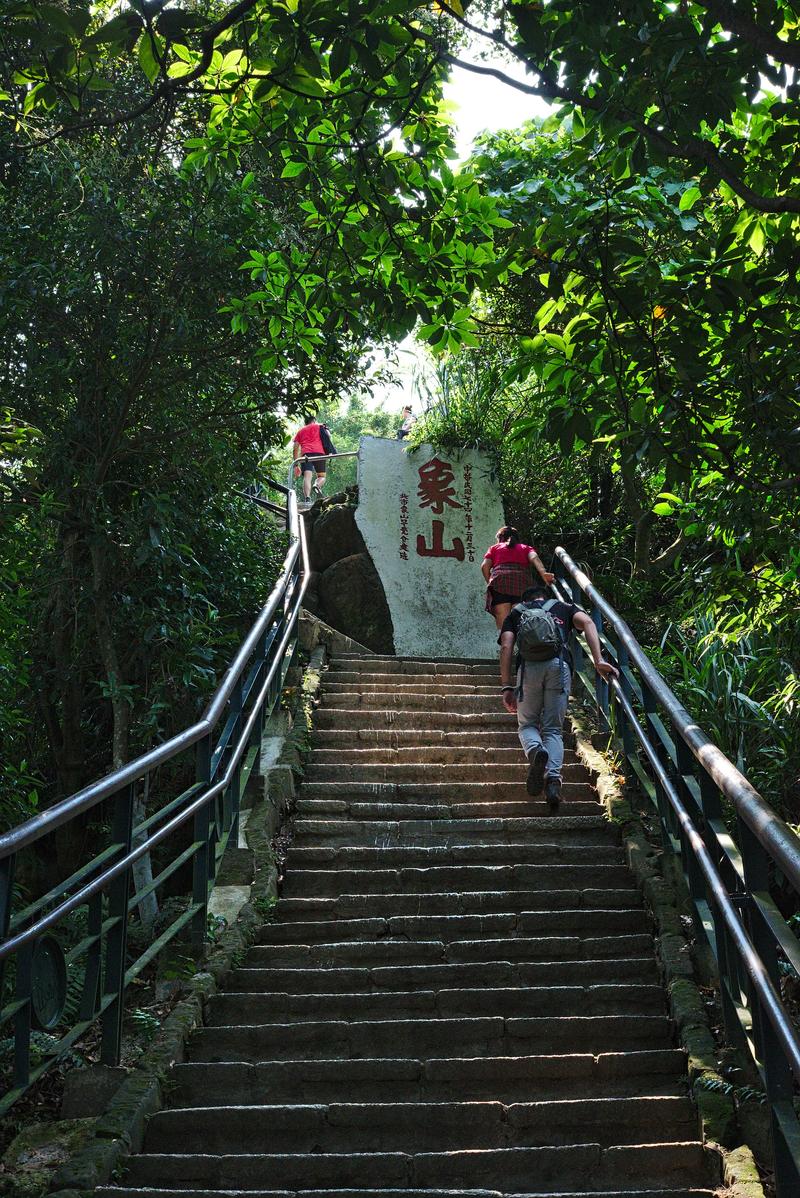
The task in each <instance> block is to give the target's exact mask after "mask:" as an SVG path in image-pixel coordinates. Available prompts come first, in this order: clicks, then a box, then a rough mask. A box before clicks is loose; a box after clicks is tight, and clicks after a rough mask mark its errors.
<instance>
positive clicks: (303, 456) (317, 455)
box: [286, 449, 358, 492]
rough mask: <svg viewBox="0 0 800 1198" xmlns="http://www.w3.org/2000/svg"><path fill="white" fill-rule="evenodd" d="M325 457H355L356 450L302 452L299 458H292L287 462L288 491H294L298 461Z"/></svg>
mask: <svg viewBox="0 0 800 1198" xmlns="http://www.w3.org/2000/svg"><path fill="white" fill-rule="evenodd" d="M323 457H324V458H325V460H326V461H331V460H332V459H334V458H357V457H358V450H357V449H351V450H348V451H347V453H304V454H301V455H300V457H299V458H292V460H291V462H290V463H289V468H288V471H287V474H286V486H287V488H288V490H289V491H291V492H294V468H295V466H296V465H297V464H298V462H304V461H306V460H307V459H309V458H323Z"/></svg>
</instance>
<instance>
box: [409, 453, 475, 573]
mask: <svg viewBox="0 0 800 1198" xmlns="http://www.w3.org/2000/svg"><path fill="white" fill-rule="evenodd" d="M417 473H418V474H419V486H418V487H417V495H418V496H419V499H420V504H419V506H420V507H421V508H430V509H431V512H432V513H433V514H434V515H437V516H441V515H442V514H443V513H444V509H445V507H446V506H447V507H453V508H460V507H462V504H460V503H459V502H458V500H457V499H456V497H455V495H456V492H455V487H454V486H453V483H454V482H455V474H454V473H453V467H452V466H451V465H450V463H449V462H443V461H442V460H441V458H435V457H434V458H431V460H430V461H429V462H426V463H425V464H424V466H420V468H419V470H418V471H417ZM431 524H432V527H431V543H430V545H428V543H427V541H426V539H425V537H424V536H423V534H422V533H418V534H417V556H418V557H452V558H455V560H456V561H459V562H463V560H464V542H463V541H462V540H461V538H460V537H453V544H452V547H451V548H447V546H446V545H445V543H444V521H442V520H433V521H432V522H431Z"/></svg>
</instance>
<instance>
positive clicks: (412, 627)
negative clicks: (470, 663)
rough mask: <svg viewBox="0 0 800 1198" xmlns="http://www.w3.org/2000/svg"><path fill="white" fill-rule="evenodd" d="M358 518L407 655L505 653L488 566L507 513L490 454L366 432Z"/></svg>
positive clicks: (400, 648)
mask: <svg viewBox="0 0 800 1198" xmlns="http://www.w3.org/2000/svg"><path fill="white" fill-rule="evenodd" d="M356 523H357V525H358V528H359V530H360V532H361V535H362V536H363V538H364V541H365V542H366V546H367V549H368V550H369V552H370V555H371V557H372V560H373V562H374V563H375V568H376V570H377V571H378V574H379V575H380V578H381V581H382V583H383V587H384V590H385V591H386V599H387V601H388V604H389V611H390V613H391V617H392V623H393V626H394V644H395V652H396V653H397V654H398V655H401V656H408V657H464V658H472V659H476V658H493V657H496V656H497V653H498V649H497V632H496V629H495V625H494V619H493V618H492V616H491V615H490V614H489V613H488V612H486V611H485V610H484V600H485V594H486V584H485V583H484V580H483V577H482V575H481V562H482V561H483V555H484V553H485V552H486V550H487V549H488V547H489V546H490V545H491V544H493V543H494V538H495V533H496V532H497V529H498V528H499V527H500V525H501V524H503V523H504V517H503V509H502V505H501V503H500V497H499V495H498V494H497V491H496V490H495V488H494V486H493V484H492V482H491V480H490V477H489V463H488V461H487V459H486V457H485V456H484V455H483V454H481V453H479V452H478V451H477V450H465V451H463V452H461V453H459V454H454V453H450V452H444V451H443V450H437V449H434V448H433V446H432V445H422V446H420V447H419V448H418V449H414V450H409V449H408V448H407V447H406V446H405V444H404V443H403V442H402V441H396V440H391V441H390V440H386V439H384V438H383V437H362V438H361V444H360V446H359V450H358V507H357V509H356Z"/></svg>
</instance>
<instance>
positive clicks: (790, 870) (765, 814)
mask: <svg viewBox="0 0 800 1198" xmlns="http://www.w3.org/2000/svg"><path fill="white" fill-rule="evenodd" d="M556 556H557V557H558V559H559V561H560V562H561V564H562V565H563V566H565V567H566V569H567V571H568V573H569V574H570V576H571V577H572V578H573V579H574V580H575V582H576V583H577V584H578V586H579V587H580V589H581V591H582V592H583V594H584V595H586V597H587V598H588V599H590V600H591V602H592V603H593V604H594V605H595V607H596V608H597V610H598V611H599V612H600V613H601V614H602V615H603V617H604V618H605V619H606V620H607V621H608V623H609V624H610V625H611V626H612V628H613V629H614V631H615V632H616V634H617V636H618V637H619V639H620V641H621V642H622V643H623V644H624V646H625V648H626V649H627V651H628V655H629V657H630V660H631V661H632V662H633V663H634V664H635V665H636V667H637V669H638V670H639V671H640V673H641V676H642V678H643V679H644V681H645V682H646V683H647V685H648V687H649V688H650V690H651V692H652V694H653V696H654V698H655V699H656V700H657V701H658V702H659V703H660V704H661V706H662V707H663V708H664V710H665V711H666V713H667V714H668V715H669V717H670V721H671V723H672V725H673V727H674V728H675V730H676V731H677V732H678V733H680V735H681V737H682V738H683V741H684V742H685V744H686V745H687V747H688V748H689V749H690V750H691V752H692V754H693V755H694V756H695V758H696V759H697V761H698V763H699V764H700V765H701V766H702V768H703V769H704V770H705V771H706V772H707V773H708V774H709V775H710V777H711V778H712V779H713V780H714V782H715V783H716V785H717V786H718V787H719V789H720V790H721V791H722V793H723V794H724V795H725V797H726V798H727V799H729V800H730V802H731V803H732V804H733V805H734V807H735V808H736V810H737V812H738V813H739V815H741V817H742V819H743V820H744V821H745V822H746V823H747V824H748V826H749V827H750V828H752V830H753V832H754V833H755V834H756V836H757V837H758V838H759V840H760V841H761V843H762V844H763V845H764V847H765V848H766V849H768V850H769V852H770V854H771V856H772V857H773V858H774V860H775V861H776V862H777V863H778V864H779V865H780V867H781V869H782V870H783V872H784V874H785V875H786V877H787V878H788V879H789V880H790V881H791V883H792V885H793V886H794V887H795V888H796V889H797V890H798V891H800V837H798V836H797V835H796V834H795V833H794V832H793V831H792V829H791V828H790V827H789V825H788V824H787V823H786V822H785V821H784V820H782V819H781V817H780V816H779V815H778V814H777V812H776V811H775V809H774V807H770V805H769V803H768V802H767V801H766V800H765V799H764V798H762V796H761V795H760V794H759V793H758V791H757V790H756V789H755V787H754V786H753V785H752V784H751V783H750V782H749V781H748V780H747V778H745V776H744V774H743V773H742V772H741V771H740V770H738V769H737V768H736V766H735V765H734V764H733V762H732V761H730V760H729V759H728V758H727V757H726V756H725V754H724V753H723V752H722V750H721V749H720V748H719V747H718V746H717V745H715V744H714V743H713V741H711V740H710V739H709V738H708V736H706V734H705V732H703V730H702V728H700V727H699V725H698V724H697V721H696V720H695V719H694V718H693V717H692V716H691V715H690V714H689V712H688V711H687V710H686V708H685V707H684V706H683V704H682V703H681V702H680V700H679V699H678V697H677V695H676V694H675V693H674V691H672V690H671V689H670V687H669V686H668V685H667V683H666V682H665V680H664V678H663V677H662V676H661V674H659V672H658V670H657V669H656V668H655V666H654V665H653V663H652V662H651V661H650V659H649V658H648V657H647V656H646V654H645V653H644V651H643V649H642V647H641V645H640V644H639V642H638V641H637V640H636V638H635V636H634V635H633V633H632V632H631V630H630V628H629V627H628V625H627V624H626V622H625V621H624V620H623V618H622V616H620V615H619V614H618V613H617V612H616V611H614V609H613V608H612V607H611V605H610V603H608V602H607V600H605V599H604V598H603V596H602V595H601V594H600V592H599V591H598V590H597V588H596V587H595V586H594V585H593V584H592V582H591V580H590V578H589V576H588V575H587V574H586V573H585V572H584V571H583V570H581V569H580V567H579V566H578V565H577V564H576V563H575V562H574V561H573V560H572V558H571V557H570V555H569V554H568V553H567V551H566V549H562V548H561V547H560V546H559V548H557V549H556Z"/></svg>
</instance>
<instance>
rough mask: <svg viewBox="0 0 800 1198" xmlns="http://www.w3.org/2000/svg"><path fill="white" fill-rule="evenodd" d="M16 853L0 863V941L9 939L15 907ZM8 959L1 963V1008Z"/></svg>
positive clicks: (0, 1005) (10, 854)
mask: <svg viewBox="0 0 800 1198" xmlns="http://www.w3.org/2000/svg"><path fill="white" fill-rule="evenodd" d="M16 860H17V855H16V853H9V855H8V856H7V857H4V858H3V859H2V861H0V939H2V940H5V939H7V937H8V931H9V928H10V926H11V914H12V909H13V905H14V874H15V866H16ZM5 977H6V959H5V957H4V958H3V959H2V961H0V1007H2V1005H3V997H4V995H5Z"/></svg>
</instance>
